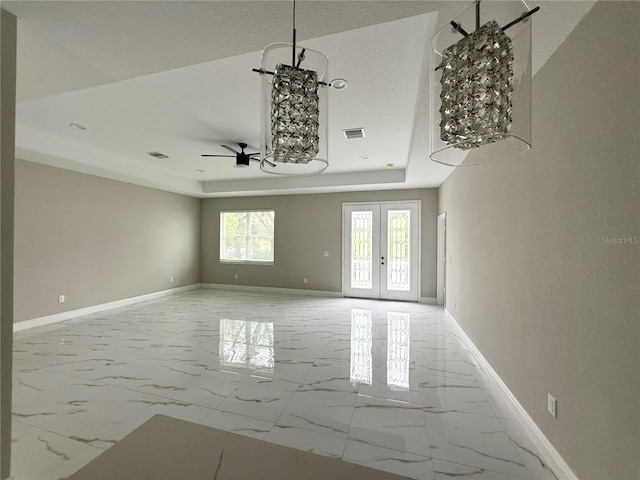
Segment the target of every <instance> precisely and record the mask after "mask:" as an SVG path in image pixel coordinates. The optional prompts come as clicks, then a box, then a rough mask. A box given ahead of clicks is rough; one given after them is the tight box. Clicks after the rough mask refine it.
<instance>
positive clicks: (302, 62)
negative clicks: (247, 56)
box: [254, 0, 329, 175]
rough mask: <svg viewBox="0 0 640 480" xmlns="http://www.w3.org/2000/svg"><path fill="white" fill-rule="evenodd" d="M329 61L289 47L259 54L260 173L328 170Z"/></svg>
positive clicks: (281, 45) (278, 45)
mask: <svg viewBox="0 0 640 480" xmlns="http://www.w3.org/2000/svg"><path fill="white" fill-rule="evenodd" d="M328 67H329V61H328V60H327V57H326V56H324V55H323V54H322V53H320V52H317V51H315V50H311V49H309V48H304V47H300V46H298V45H296V29H295V0H294V2H293V42H292V43H272V44H271V45H268V46H267V47H265V49H264V50H263V51H262V55H261V59H260V69H254V71H256V72H258V73H260V75H261V76H262V78H263V82H262V107H261V122H260V123H261V129H260V130H261V132H260V169H261V170H262V171H263V172H266V173H271V174H274V175H317V174H319V173H322V172H323V171H324V170H326V168H327V167H328V166H329V161H328V155H327V153H328V139H327V124H328V121H327V120H328V118H327V111H328V88H327V87H328V80H327V79H328V74H329V72H328Z"/></svg>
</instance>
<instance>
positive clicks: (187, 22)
mask: <svg viewBox="0 0 640 480" xmlns="http://www.w3.org/2000/svg"><path fill="white" fill-rule="evenodd" d="M483 3H485V2H483ZM592 4H593V2H591V1H589V2H575V1H572V2H558V1H554V2H541V12H540V13H539V14H537V15H536V18H535V20H534V33H533V35H534V40H533V42H534V60H533V61H534V71H537V69H539V68H540V66H541V65H542V64H543V63H544V62H545V61H546V59H547V58H548V57H549V56H550V55H551V54H552V52H553V51H554V50H555V49H556V48H557V47H558V46H559V45H560V44H561V43H562V41H563V40H564V38H566V36H567V35H568V33H569V32H570V31H571V30H572V29H573V27H574V26H575V25H576V23H577V22H578V21H579V19H580V18H582V16H583V15H584V14H585V13H586V12H587V11H588V10H589V8H590V7H591V6H592ZM297 5H298V6H297V15H296V23H297V31H298V38H299V41H300V43H302V44H304V46H306V47H309V48H314V49H316V50H319V51H322V52H323V53H325V54H326V55H327V56H328V57H329V62H330V64H329V68H330V74H329V78H331V79H332V78H346V79H348V81H349V83H350V86H349V88H348V89H347V90H344V91H334V90H330V94H329V112H330V113H329V161H330V166H329V168H328V169H327V170H326V172H325V173H323V174H322V175H319V176H314V177H285V178H282V177H275V178H274V177H272V176H270V175H267V174H264V173H261V172H260V170H259V168H258V165H257V164H252V166H251V167H250V168H233V165H234V163H235V161H234V159H232V158H202V157H200V154H202V153H213V154H216V153H217V154H226V153H228V152H227V151H226V150H224V149H223V148H221V147H220V146H219V144H228V145H232V146H233V144H237V143H238V142H246V143H248V144H249V145H250V146H251V147H253V148H251V147H250V149H251V150H252V151H256V147H257V145H258V144H259V135H260V124H259V115H260V81H261V78H260V76H259V75H258V74H256V73H254V72H252V71H251V69H252V68H257V67H258V66H259V62H260V50H261V49H262V48H263V47H264V46H265V45H267V44H269V43H271V42H274V41H289V37H290V35H291V30H290V29H291V24H290V16H291V2H272V1H267V0H262V1H254V2H244V1H230V2H218V1H208V2H183V1H159V2H149V1H142V2H113V1H106V2H103V1H90V2H80V1H71V2H65V1H50V2H48V1H40V2H30V1H17V2H15V1H13V2H11V1H10V2H3V4H2V7H3V8H5V9H7V10H9V11H11V12H12V13H14V14H16V15H17V17H18V44H19V47H18V87H17V90H18V105H17V124H16V127H17V128H16V153H17V156H18V158H23V159H26V160H31V161H36V162H40V163H45V164H50V165H54V166H60V167H63V168H69V169H72V170H76V171H81V172H86V173H91V174H94V175H100V176H104V177H108V178H114V179H118V180H123V181H128V182H131V183H136V184H140V185H146V186H151V187H154V188H160V189H163V190H167V191H173V192H178V193H184V194H188V195H192V196H197V197H213V196H235V195H258V194H269V193H271V194H273V193H280V194H282V193H302V192H318V191H344V190H365V189H366V190H368V189H383V188H384V189H388V188H414V187H435V186H438V185H440V184H441V183H442V182H443V181H444V179H445V178H446V177H447V176H448V175H449V173H450V172H451V169H450V168H448V167H444V166H442V165H439V164H435V163H433V162H431V161H430V160H429V158H428V143H429V139H428V131H429V103H428V94H427V90H428V89H427V88H426V87H427V83H428V74H429V73H428V70H429V67H428V49H427V47H428V41H429V39H430V37H431V36H432V35H433V32H434V30H435V28H436V25H440V24H441V23H442V22H443V21H445V20H448V19H450V18H452V16H453V15H454V14H455V13H457V12H458V11H460V10H463V9H464V8H465V6H466V5H468V3H461V2H429V1H425V2H422V1H420V2H418V1H387V2H378V1H347V2H342V1H327V2H316V1H299V2H298V3H297ZM539 25H540V26H539ZM73 122H75V123H79V124H82V125H84V126H86V127H87V129H86V130H77V129H74V128H71V127H70V126H69V123H73ZM356 127H363V128H364V129H365V132H366V137H365V138H363V139H356V140H346V139H345V138H344V136H343V135H342V130H343V129H346V128H356ZM150 151H160V152H162V153H165V154H166V155H169V157H170V158H168V159H163V160H159V159H154V158H152V157H149V156H147V155H146V152H150ZM363 156H366V157H368V158H366V159H363V158H361V157H363ZM388 163H393V164H394V165H395V168H394V169H387V168H386V165H387V164H388ZM197 170H204V172H198V171H197Z"/></svg>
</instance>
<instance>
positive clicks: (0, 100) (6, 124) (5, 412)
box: [0, 10, 17, 479]
mask: <svg viewBox="0 0 640 480" xmlns="http://www.w3.org/2000/svg"><path fill="white" fill-rule="evenodd" d="M0 22H2V23H1V25H0V111H1V112H2V115H1V116H0V118H1V120H0V253H1V254H2V255H1V256H0V258H1V259H2V260H1V261H0V479H5V478H8V477H9V471H10V467H9V462H10V460H11V382H12V359H13V358H12V357H13V355H12V348H13V201H14V152H15V106H16V32H17V27H16V17H14V16H13V15H11V14H10V13H8V12H6V11H5V10H0Z"/></svg>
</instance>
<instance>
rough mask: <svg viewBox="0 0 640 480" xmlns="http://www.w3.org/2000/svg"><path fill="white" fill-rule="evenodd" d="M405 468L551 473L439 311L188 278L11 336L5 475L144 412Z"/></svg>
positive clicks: (94, 441) (427, 475)
mask: <svg viewBox="0 0 640 480" xmlns="http://www.w3.org/2000/svg"><path fill="white" fill-rule="evenodd" d="M157 413H161V414H164V415H167V416H171V417H176V418H181V419H184V420H189V421H191V422H196V423H201V424H203V425H208V426H212V427H215V428H218V429H222V430H229V431H233V432H236V433H240V434H243V435H248V436H252V437H255V438H260V439H264V440H267V441H269V442H273V443H278V444H282V445H286V446H290V447H294V448H298V449H303V450H307V451H311V452H314V453H317V454H320V455H328V456H332V457H337V458H342V459H344V460H345V461H348V462H355V463H360V464H364V465H367V466H370V467H373V468H377V469H381V470H386V471H389V472H393V473H398V474H402V475H406V476H410V477H413V478H417V479H445V478H452V477H462V478H474V479H495V480H500V479H514V478H516V479H517V478H519V479H554V478H555V476H554V475H553V474H552V473H551V471H550V470H549V469H548V468H547V467H546V466H545V465H544V463H543V462H542V461H541V459H540V457H539V456H538V455H537V454H536V451H535V447H533V445H532V444H531V442H530V441H529V440H528V438H527V436H526V435H525V434H524V432H523V431H522V430H521V428H520V427H519V425H518V424H517V423H516V422H515V421H514V419H513V418H511V416H510V413H509V410H508V408H506V406H505V405H504V404H503V403H502V400H501V397H500V396H499V394H498V392H497V389H496V388H495V387H494V386H493V384H492V383H491V382H490V380H489V378H488V377H486V376H485V375H484V373H483V372H482V371H481V369H480V368H479V367H478V366H477V364H476V362H475V360H474V358H473V356H472V355H471V354H470V352H468V351H465V350H464V349H463V348H462V347H461V344H460V343H459V342H458V340H457V339H456V338H455V336H454V335H453V334H452V333H451V332H450V331H449V329H448V328H447V324H446V322H445V318H444V314H443V311H442V309H441V308H439V307H435V306H428V305H420V304H414V303H403V302H381V301H372V300H360V299H341V298H334V299H327V298H316V297H300V296H287V295H278V294H266V293H249V292H236V291H223V290H209V289H201V290H194V291H190V292H185V293H181V294H176V295H173V296H170V297H166V298H163V299H160V300H156V301H150V302H145V303H141V304H137V305H134V306H131V307H126V308H121V309H117V310H111V311H109V312H103V313H100V314H95V315H90V316H86V317H83V318H79V319H76V320H73V321H69V322H65V323H61V324H57V325H55V326H49V327H42V328H38V329H32V330H28V331H24V332H20V333H17V334H16V336H15V342H14V422H13V425H14V429H13V440H14V441H13V457H12V458H13V462H12V463H13V465H12V475H13V477H14V478H16V479H45V478H46V479H53V478H65V477H67V476H69V475H70V474H72V473H73V472H75V471H76V470H77V469H79V468H80V467H82V466H83V465H85V464H86V463H88V462H89V461H90V460H92V459H93V458H95V457H96V456H98V455H99V454H100V453H101V452H102V451H104V449H106V448H108V447H110V446H111V445H113V444H114V443H115V442H117V441H118V440H120V439H121V438H123V437H124V436H125V435H126V434H128V433H129V432H131V431H132V430H134V429H135V428H137V427H138V426H140V425H141V424H142V423H144V422H145V421H146V420H148V419H149V418H151V417H152V416H153V415H155V414H157Z"/></svg>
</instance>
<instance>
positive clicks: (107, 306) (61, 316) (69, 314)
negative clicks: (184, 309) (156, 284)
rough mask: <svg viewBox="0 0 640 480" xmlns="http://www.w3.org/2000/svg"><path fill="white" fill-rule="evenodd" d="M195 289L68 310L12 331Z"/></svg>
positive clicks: (182, 288)
mask: <svg viewBox="0 0 640 480" xmlns="http://www.w3.org/2000/svg"><path fill="white" fill-rule="evenodd" d="M196 288H200V284H199V283H194V284H193V285H187V286H185V287H177V288H170V289H169V290H161V291H159V292H153V293H147V294H145V295H138V296H137V297H130V298H125V299H122V300H116V301H114V302H107V303H101V304H99V305H92V306H90V307H85V308H78V309H76V310H69V311H67V312H60V313H55V314H53V315H46V316H44V317H38V318H32V319H31V320H24V321H22V322H17V323H14V324H13V331H14V332H20V331H22V330H27V329H29V328H35V327H42V326H44V325H51V324H52V323H58V322H64V321H65V320H69V319H71V318H76V317H81V316H83V315H90V314H92V313H97V312H103V311H105V310H111V309H112V308H118V307H125V306H127V305H133V304H134V303H138V302H144V301H145V300H152V299H154V298H159V297H165V296H167V295H172V294H174V293H179V292H186V291H188V290H194V289H196Z"/></svg>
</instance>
